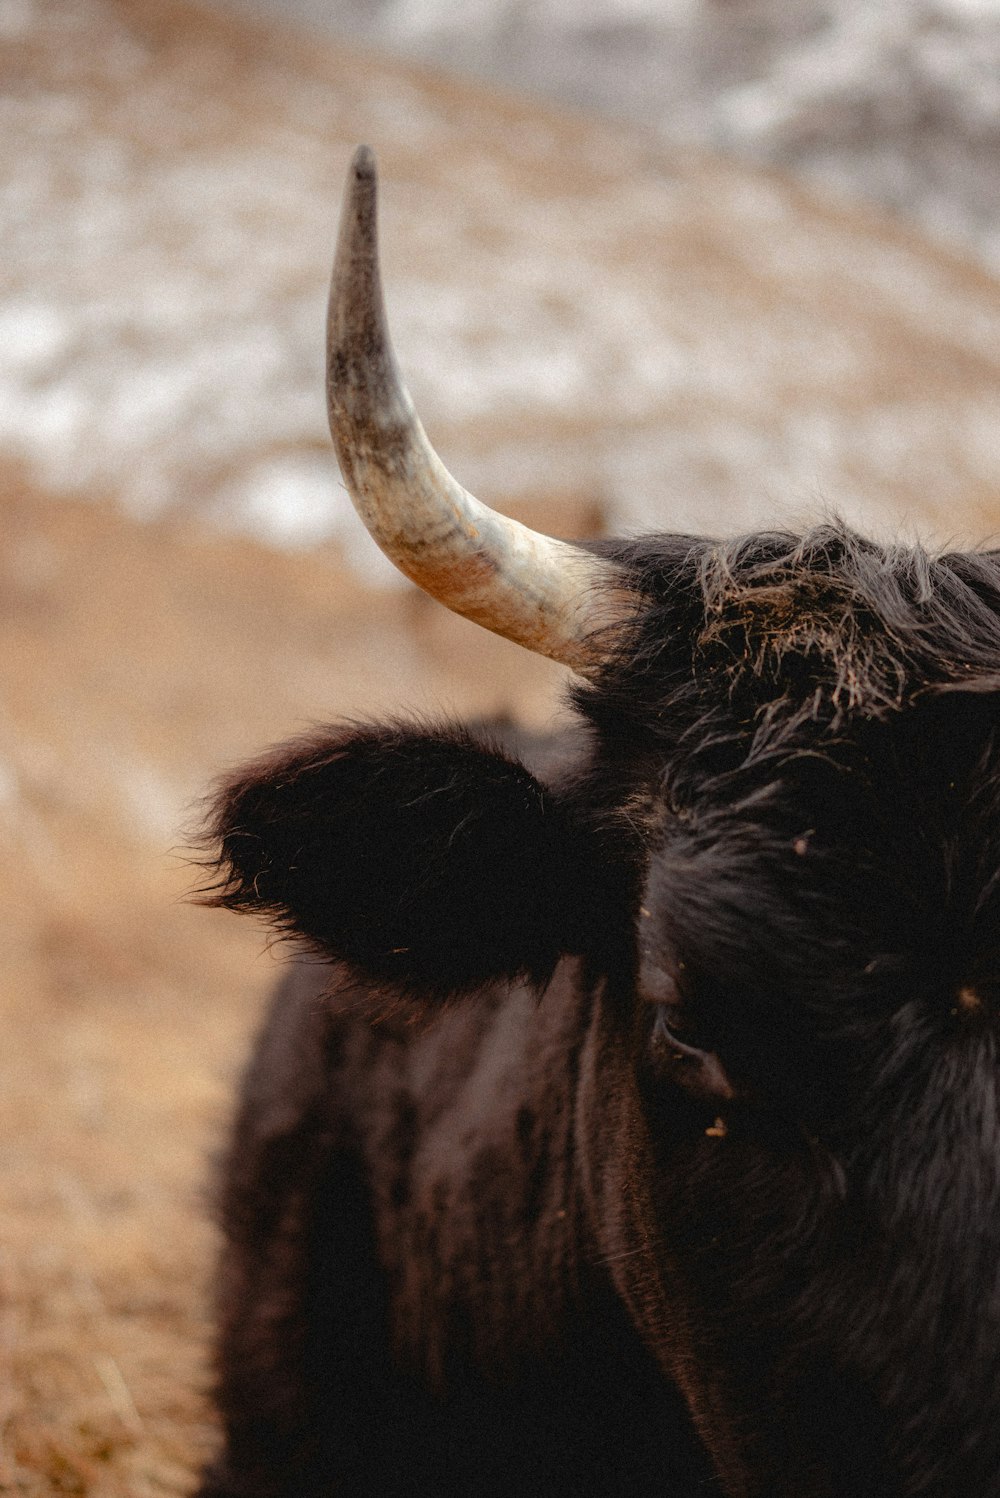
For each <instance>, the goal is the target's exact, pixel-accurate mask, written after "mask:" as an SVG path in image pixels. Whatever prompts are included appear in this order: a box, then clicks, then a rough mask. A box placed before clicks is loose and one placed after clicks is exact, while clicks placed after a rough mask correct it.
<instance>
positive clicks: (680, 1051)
mask: <svg viewBox="0 0 1000 1498" xmlns="http://www.w3.org/2000/svg"><path fill="white" fill-rule="evenodd" d="M655 1009H656V1018H655V1020H654V1021H653V1044H654V1046H655V1047H656V1049H657V1050H658V1051H660V1052H661V1054H662V1055H663V1056H664V1057H665V1059H667V1060H668V1061H669V1062H670V1063H671V1068H672V1074H673V1076H674V1079H675V1080H676V1081H678V1082H679V1083H680V1084H681V1086H682V1087H684V1088H685V1090H687V1091H689V1092H693V1093H696V1094H699V1095H701V1096H703V1097H713V1098H727V1099H728V1098H732V1097H735V1092H734V1090H733V1086H732V1083H731V1082H730V1080H729V1078H728V1076H727V1075H726V1070H725V1067H724V1066H723V1065H722V1062H721V1061H720V1060H719V1058H718V1056H717V1055H716V1054H715V1052H714V1051H709V1050H703V1049H701V1048H700V1047H699V1046H697V1045H693V1044H691V1042H692V1041H693V1040H695V1039H696V1038H700V1037H696V1036H695V1034H694V1032H693V1031H692V1030H691V1028H690V1026H689V1025H688V1023H687V1022H686V1021H685V1019H684V1017H683V1015H682V1013H681V1011H680V1009H679V1008H677V1007H676V1006H675V1005H672V1004H657V1005H656V1006H655ZM682 1035H683V1036H684V1037H685V1038H684V1039H682V1038H681V1037H682Z"/></svg>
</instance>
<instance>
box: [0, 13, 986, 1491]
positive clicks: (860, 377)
mask: <svg viewBox="0 0 1000 1498" xmlns="http://www.w3.org/2000/svg"><path fill="white" fill-rule="evenodd" d="M362 140H364V141H367V142H368V143H369V144H371V145H372V146H374V148H375V149H376V151H377V153H378V157H379V161H380V166H381V170H382V178H383V195H382V225H383V247H384V248H383V258H384V268H385V277H386V283H387V298H388V302H389V312H390V320H391V323H392V326H393V329H394V337H395V341H396V345H397V351H398V354H399V356H400V360H401V362H402V364H403V366H404V369H405V371H406V374H407V378H408V381H409V383H410V386H411V389H412V392H413V395H414V397H415V400H416V403H417V406H418V408H419V409H420V411H421V413H422V415H423V417H424V420H425V424H426V425H427V427H428V429H429V431H430V434H431V437H432V440H433V441H434V442H435V444H436V446H437V447H438V449H439V451H440V452H441V454H442V456H443V457H444V458H445V460H446V462H447V463H448V465H449V467H450V468H451V469H452V470H453V472H454V473H455V474H456V476H457V477H458V478H459V479H460V480H461V481H462V482H463V483H465V484H466V485H468V486H469V487H470V488H472V489H473V490H474V491H475V492H477V493H478V494H480V496H481V497H482V498H484V499H486V500H487V501H489V502H490V503H493V504H495V505H497V506H498V507H500V508H503V509H505V510H506V511H508V512H509V513H512V514H515V515H518V516H519V517H520V518H522V519H526V520H527V521H528V522H529V523H531V524H533V525H536V526H537V527H539V528H541V529H546V530H549V531H551V532H553V533H554V534H559V535H570V536H571V535H589V534H595V533H597V532H600V531H602V530H609V529H612V530H632V531H636V530H641V529H648V528H660V529H662V528H677V529H680V528H690V529H696V530H699V531H703V532H720V533H721V532H732V531H734V530H737V529H741V528H745V527H748V526H751V525H755V524H762V523H774V522H781V523H787V524H803V523H807V522H808V521H810V520H814V519H816V518H818V517H820V516H821V515H823V514H825V513H828V512H829V511H830V510H837V511H839V512H840V513H841V514H843V515H844V516H845V517H846V518H847V519H849V520H850V521H852V522H853V523H855V524H857V525H860V526H862V527H863V528H864V529H866V530H868V531H869V532H874V533H875V534H878V535H888V534H890V533H897V534H900V533H901V534H903V535H904V536H906V537H913V536H919V537H922V538H923V539H925V540H927V541H928V542H929V543H930V544H945V543H950V542H962V543H968V542H974V541H981V540H986V539H989V538H993V539H994V541H995V538H996V533H997V531H998V529H1000V429H998V423H997V398H998V395H1000V294H998V293H1000V282H998V279H997V277H998V275H1000V199H998V196H997V193H996V162H997V160H998V159H1000V154H998V153H1000V0H883V3H881V4H879V5H877V6H874V5H871V4H869V3H867V0H829V3H821V0H797V3H789V0H660V3H653V0H575V3H570V0H475V3H469V4H467V5H465V6H455V5H446V4H444V3H441V0H374V3H368V4H361V3H360V0H271V3H270V4H269V3H268V0H226V3H223V0H217V3H216V5H215V6H207V5H200V6H193V5H188V4H185V3H182V0H0V223H2V235H3V254H2V256H0V514H2V530H0V620H2V628H0V703H2V713H0V838H2V846H3V849H4V857H3V859H2V860H0V892H2V898H3V910H4V925H3V937H2V940H0V984H2V989H0V1001H2V1006H3V1007H2V1017H0V1025H2V1033H0V1113H2V1115H3V1127H2V1130H0V1491H10V1492H15V1493H28V1494H49V1493H76V1494H86V1495H100V1498H125V1495H128V1498H152V1495H161V1494H164V1493H170V1494H173V1493H177V1494H180V1493H183V1492H185V1491H188V1489H189V1488H190V1485H191V1481H192V1476H191V1474H192V1472H193V1471H194V1470H195V1468H196V1467H197V1465H198V1463H199V1461H200V1460H201V1459H202V1458H203V1456H204V1454H205V1452H206V1451H207V1450H209V1449H210V1448H211V1445H212V1441H213V1432H212V1428H211V1420H210V1416H209V1414H208V1411H207V1406H206V1404H205V1400H204V1397H203V1396H204V1390H205V1387H206V1385H207V1382H208V1378H209V1362H208V1354H207V1310H206V1307H207V1303H208V1301H207V1292H208V1285H209V1281H210V1272H211V1260H212V1253H213V1234H212V1229H211V1224H210V1212H209V1210H208V1206H207V1202H208V1186H207V1183H208V1181H209V1178H210V1163H209V1162H210V1157H211V1155H212V1153H213V1151H215V1150H216V1149H217V1148H218V1145H219V1142H220V1140H221V1139H222V1138H223V1136H224V1129H225V1122H226V1119H227V1117H228V1112H229V1108H230V1102H231V1097H232V1090H233V1086H234V1081H235V1078H236V1077H237V1075H238V1072H239V1068H240V1066H241V1063H242V1060H243V1057H244V1056H245V1054H246V1049H247V1045H248V1043H249V1037H250V1035H251V1033H252V1031H253V1028H254V1026H255V1024H256V1023H257V1019H258V1016H259V1012H260V1006H261V1004H262V1002H263V1000H264V996H265V994H266V991H267V989H268V987H269V986H270V984H271V983H272V982H273V980H274V977H275V975H276V973H277V971H278V965H279V963H280V962H281V961H282V960H283V956H282V954H281V953H280V952H279V953H271V952H270V951H268V950H267V949H266V946H265V942H264V939H263V936H262V934H261V933H260V932H257V931H254V930H252V929H250V928H249V926H248V927H247V929H243V927H242V925H241V924H240V923H239V922H238V921H237V920H235V919H234V918H232V917H225V916H222V915H216V914H212V913H209V912H205V911H203V910H200V909H198V908H197V907H192V906H191V905H190V904H188V903H186V902H185V901H184V898H183V896H184V893H185V891H186V890H188V889H190V887H191V885H192V883H193V881H194V875H193V873H192V870H191V868H190V865H189V863H187V862H186V857H185V846H186V838H187V833H186V831H185V829H186V828H191V827H192V826H194V825H196V823H197V817H198V811H197V800H198V798H199V796H201V795H202V794H203V793H204V792H205V789H206V787H207V786H208V784H209V782H210V780H211V778H212V776H213V775H215V774H217V773H218V772H220V771H221V770H223V769H224V768H226V767H227V766H228V765H231V764H233V763H235V762H237V761H238V760H239V759H241V758H243V757H246V756H248V755H250V754H252V753H254V752H256V751H257V750H258V749H259V748H260V747H261V746H262V745H264V744H265V743H268V742H270V741H273V740H275V739H278V738H281V737H285V736H288V735H290V734H293V733H295V732H298V731H299V730H301V728H302V727H303V726H304V725H305V724H307V723H309V722H314V721H316V720H322V719H324V718H333V717H337V716H339V715H342V714H345V713H354V714H375V713H378V712H380V711H385V710H386V709H394V710H400V711H422V712H435V713H440V712H447V713H461V714H476V713H491V712H513V713H517V714H518V715H520V716H522V717H524V718H526V719H527V720H528V721H530V722H532V723H535V724H539V723H543V722H545V721H548V720H549V719H550V718H551V716H552V715H553V713H557V712H558V711H559V707H558V700H559V691H560V688H561V678H560V672H559V670H558V669H557V668H555V667H552V666H550V665H548V664H547V663H545V662H543V661H540V660H539V659H537V658H535V657H531V656H528V655H527V654H525V653H524V652H521V651H519V650H518V649H517V648H516V647H514V646H510V645H507V644H506V643H505V642H502V641H499V640H496V639H494V638H493V637H492V636H486V635H485V634H483V633H482V632H481V631H477V630H476V629H474V628H473V627H472V626H469V625H467V624H466V623H464V622H463V621H460V620H457V619H455V618H453V617H452V616H451V615H449V614H447V613H446V612H445V611H444V610H442V609H439V608H438V607H437V606H435V605H433V604H431V603H429V602H428V601H426V600H424V599H422V598H421V597H419V596H417V595H415V594H414V593H413V592H412V590H410V589H409V588H407V587H406V586H404V585H403V584H402V583H401V582H399V581H398V580H397V579H395V578H394V577H393V576H391V575H390V574H389V572H388V568H387V567H386V566H385V565H384V564H383V563H382V562H381V559H380V558H379V557H378V555H377V553H375V552H374V549H373V547H372V546H371V543H370V542H369V541H368V539H367V537H366V536H365V535H364V534H363V533H362V532H361V527H360V523H359V522H358V521H357V520H356V519H355V517H354V514H353V511H352V510H351V508H350V505H349V503H348V501H347V498H346V495H345V493H344V490H343V487H342V485H341V484H340V481H339V476H338V474H337V471H336V465H335V463H334V460H333V457H332V454H331V451H330V447H329V440H328V437H327V434H326V420H325V413H324V408H323V389H322V370H323V349H322V330H323V319H324V312H325V300H326V287H327V280H328V275H329V264H330V259H331V254H332V246H333V242H334V236H335V230H336V222H337V211H338V202H339V195H340V190H341V184H342V180H343V175H344V172H345V169H346V165H347V162H348V159H349V156H350V153H351V150H352V149H353V147H354V145H355V144H356V143H358V142H359V141H362Z"/></svg>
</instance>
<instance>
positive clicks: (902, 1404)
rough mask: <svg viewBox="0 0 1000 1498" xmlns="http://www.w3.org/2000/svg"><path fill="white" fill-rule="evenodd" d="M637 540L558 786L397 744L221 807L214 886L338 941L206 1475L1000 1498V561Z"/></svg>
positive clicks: (282, 1010) (617, 550) (295, 1041)
mask: <svg viewBox="0 0 1000 1498" xmlns="http://www.w3.org/2000/svg"><path fill="white" fill-rule="evenodd" d="M603 549H604V552H605V554H607V555H610V556H613V557H614V558H615V559H617V561H618V562H619V563H620V564H621V565H622V566H623V567H624V568H625V570H626V574H627V578H628V583H629V586H630V587H631V588H632V589H633V591H634V594H635V596H636V597H638V598H640V599H642V600H643V602H642V605H641V607H639V608H638V610H637V611H636V615H635V618H634V620H633V622H632V624H631V626H630V628H629V629H628V630H627V631H626V633H625V635H624V636H623V637H622V638H621V639H619V641H618V643H617V646H616V649H615V651H614V653H613V654H612V656H611V657H610V658H609V659H608V661H607V663H606V666H605V667H604V669H603V671H602V672H601V673H600V674H599V675H598V676H597V677H596V679H594V680H593V681H592V682H591V683H590V684H589V685H586V686H578V687H577V688H575V689H574V700H575V706H576V710H577V714H578V725H579V726H578V728H577V730H576V731H575V733H574V734H573V735H571V736H570V737H571V742H570V744H569V746H568V749H567V751H566V753H565V754H564V756H563V757H562V760H561V761H560V762H557V763H555V764H554V766H552V767H550V768H549V770H548V771H547V772H546V773H544V774H536V773H532V771H531V770H529V769H528V768H527V767H526V764H525V762H524V759H523V758H518V757H517V756H516V754H514V753H512V752H510V750H509V748H508V749H502V748H501V747H500V746H499V744H498V743H497V741H496V740H491V737H490V735H489V733H485V732H478V733H477V732H471V731H466V730H462V729H460V728H457V727H449V726H445V727H440V728H429V727H426V726H419V727H414V726H404V725H400V724H389V725H381V726H372V727H358V726H353V727H347V728H343V729H331V730H330V731H329V732H326V733H319V734H316V735H315V736H314V737H312V738H311V739H309V740H308V741H303V742H300V743H298V744H295V745H292V746H290V747H286V748H284V749H281V750H279V751H277V752H275V753H274V754H272V755H271V756H270V757H269V758H267V759H265V760H262V761H260V762H259V763H258V764H256V765H253V766H251V767H249V768H248V769H246V770H244V771H243V772H241V773H240V774H239V775H237V776H236V777H234V778H233V779H232V780H231V781H230V782H229V783H228V784H227V785H226V786H224V788H223V790H222V793H221V795H220V798H219V800H218V803H217V807H216V811H215V814H214V821H213V827H212V836H213V838H214V839H216V840H217V846H219V847H221V856H220V858H219V862H218V865H217V869H216V877H215V885H214V893H213V894H212V896H211V898H213V899H215V900H216V901H218V903H220V904H223V905H225V906H227V907H229V908H232V909H238V910H251V911H256V912H259V913H261V914H263V915H264V916H265V917H266V918H268V919H269V920H270V921H271V922H272V923H273V924H275V925H276V926H277V927H278V928H279V929H280V930H282V931H285V932H288V933H290V934H293V935H295V936H298V937H300V938H302V939H303V940H304V941H305V943H306V944H307V945H308V946H309V947H310V948H311V949H312V952H313V953H314V954H318V956H319V959H321V960H319V961H313V962H312V963H311V964H303V965H301V966H299V967H297V968H295V969H293V971H292V973H291V975H290V976H289V978H288V980H287V982H286V983H285V984H284V985H283V987H282V990H281V992H280V993H279V995H278V996H277V999H276V1002H275V1006H274V1008H273V1011H272V1014H271V1017H270V1019H269V1021H268V1024H267V1026H266V1029H265V1033H264V1036H263V1038H262V1041H261V1043H260V1046H259V1049H258V1052H257V1055H256V1059H255V1060H254V1062H253V1064H252V1066H251V1068H250V1072H249V1076H248V1080H247V1083H246V1087H245V1093H244V1098H243V1104H242V1110H241V1113H240V1117H239V1121H238V1124H237V1128H236V1132H235V1136H234V1141H233V1144H232V1146H231V1150H230V1155H229V1160H228V1166H227V1170H226V1176H225V1182H224V1191H223V1203H222V1215H223V1221H224V1227H225V1233H226V1238H227V1246H226V1250H225V1257H224V1263H223V1270H222V1275H221V1281H220V1307H221V1319H222V1336H221V1344H220V1353H219V1398H220V1404H221V1409H222V1413H223V1419H224V1424H225V1430H226V1447H225V1451H224V1453H223V1455H222V1456H221V1457H220V1459H219V1460H218V1462H217V1463H216V1465H215V1466H214V1467H213V1469H212V1471H211V1473H210V1474H209V1475H208V1476H207V1477H206V1479H205V1484H204V1487H203V1489H202V1492H203V1495H205V1498H208V1495H212V1498H272V1495H274V1498H277V1495H283V1498H291V1495H295V1498H312V1495H319V1494H324V1495H333V1494H344V1495H354V1498H376V1495H377V1498H393V1495H404V1494H406V1495H432V1494H441V1495H452V1498H457V1495H463V1498H464V1495H470V1498H474V1495H484V1498H487V1495H497V1498H499V1495H501V1494H502V1495H504V1498H531V1495H539V1498H544V1495H550V1494H557V1493H560V1494H561V1493H572V1494H577V1495H593V1498H598V1495H600V1498H610V1495H618V1494H621V1495H624V1494H628V1495H632V1498H641V1495H646V1494H648V1495H654V1494H655V1495H657V1498H694V1495H700V1494H704V1493H712V1492H715V1493H720V1494H727V1495H731V1498H832V1495H837V1498H875V1495H878V1498H904V1495H906V1498H915V1495H935V1498H997V1495H1000V1296H998V1289H1000V1166H998V1159H1000V1107H998V1076H1000V1073H998V1066H997V1024H998V1020H997V1002H998V999H1000V669H998V668H1000V557H997V556H995V555H991V554H989V553H968V554H952V555H947V556H941V557H938V558H934V559H931V558H928V557H927V556H926V555H924V554H923V553H922V552H921V551H920V550H919V549H916V548H909V547H898V548H885V547H880V546H876V545H874V544H870V543H868V542H866V541H863V540H861V539H859V538H858V537H856V536H854V535H852V534H850V533H849V532H847V531H846V530H844V529H841V528H839V527H836V526H830V527H824V528H822V529H820V530H817V531H815V532H813V533H811V534H809V535H807V536H806V537H805V538H798V539H797V538H794V537H790V536H788V535H783V534H763V535H758V536H754V537H751V538H749V539H747V540H744V541H740V542H736V543H731V544H727V545H718V544H715V543H710V542H706V541H702V540H696V539H692V538H690V537H655V538H647V539H645V540H640V541H634V542H628V543H623V542H618V543H608V544H606V545H605V546H604V548H603ZM530 758H531V757H530V755H529V756H528V759H529V761H530Z"/></svg>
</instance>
